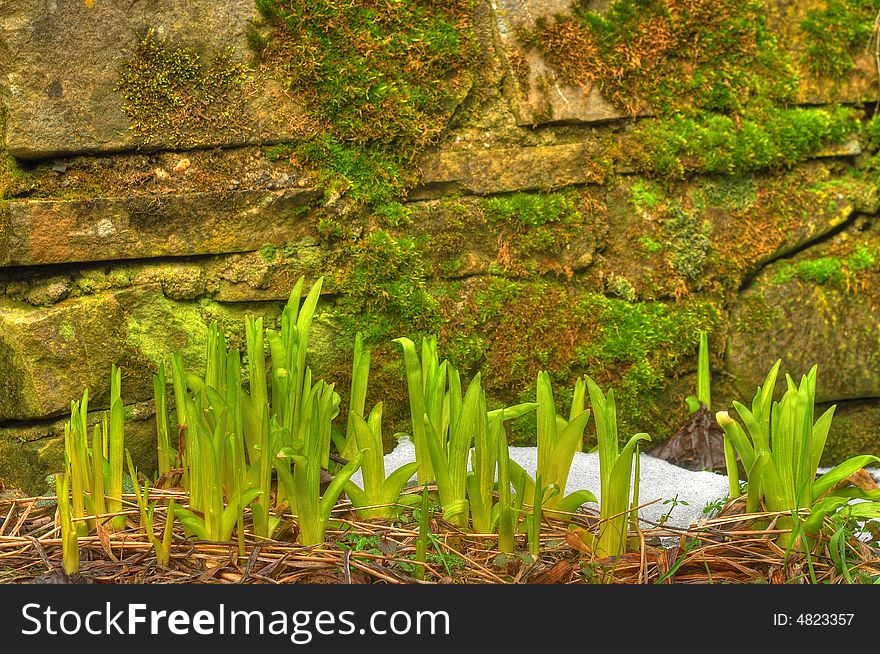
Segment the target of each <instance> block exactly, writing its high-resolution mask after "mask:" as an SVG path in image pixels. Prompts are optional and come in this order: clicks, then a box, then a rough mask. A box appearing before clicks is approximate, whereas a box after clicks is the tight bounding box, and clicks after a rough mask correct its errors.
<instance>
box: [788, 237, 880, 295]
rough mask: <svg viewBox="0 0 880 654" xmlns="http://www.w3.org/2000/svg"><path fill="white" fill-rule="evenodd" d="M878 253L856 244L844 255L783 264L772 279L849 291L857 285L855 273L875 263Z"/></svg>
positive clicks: (871, 267) (870, 267) (857, 273)
mask: <svg viewBox="0 0 880 654" xmlns="http://www.w3.org/2000/svg"><path fill="white" fill-rule="evenodd" d="M877 260H878V253H877V252H876V251H875V250H873V249H872V248H870V247H868V246H866V245H858V246H856V247H855V248H854V249H853V250H852V252H850V253H849V254H848V255H847V256H845V257H834V256H831V257H819V258H817V259H806V260H803V261H798V262H797V263H786V264H783V265H782V266H781V267H780V268H779V270H778V271H777V272H776V275H775V276H774V278H773V281H774V282H775V283H777V284H781V283H785V282H788V281H790V280H793V279H796V280H798V281H802V282H807V283H812V284H820V285H823V286H833V287H836V288H840V289H843V290H852V289H853V288H855V287H856V286H857V284H858V277H859V273H861V272H863V271H866V270H872V269H874V268H875V266H876V265H877Z"/></svg>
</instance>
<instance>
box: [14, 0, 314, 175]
mask: <svg viewBox="0 0 880 654" xmlns="http://www.w3.org/2000/svg"><path fill="white" fill-rule="evenodd" d="M258 17H259V14H258V12H257V10H256V6H255V4H254V2H253V0H229V1H227V2H214V0H195V1H192V2H185V3H171V4H167V3H157V2H155V0H135V1H134V2H128V3H125V4H121V3H116V2H82V0H52V1H51V2H45V1H44V0H3V1H2V2H0V54H2V55H3V56H0V75H2V78H0V79H2V81H3V83H2V84H0V88H2V89H3V103H4V104H5V105H6V108H7V111H8V117H7V121H8V129H7V141H6V144H7V148H8V150H9V151H10V152H11V153H12V154H13V155H15V156H18V157H23V158H40V157H47V156H55V155H61V154H68V153H80V152H115V151H121V150H126V149H131V148H132V147H136V146H138V145H141V144H142V143H143V141H142V139H140V138H138V137H137V135H136V134H135V133H134V132H133V131H131V130H130V129H129V127H130V123H129V119H128V117H127V116H126V115H125V114H124V113H123V111H122V96H121V95H120V93H119V92H118V91H117V90H116V86H117V83H118V81H119V68H120V66H121V65H122V64H123V63H124V62H125V61H126V60H127V59H128V58H129V57H130V56H131V55H132V52H133V50H134V48H135V45H136V43H137V39H138V35H139V34H141V35H143V34H144V33H146V32H147V30H150V29H152V30H154V31H155V34H156V35H157V37H159V38H162V39H167V40H168V41H169V42H172V43H176V42H178V41H182V42H184V43H185V44H186V45H187V47H190V48H193V49H194V50H196V51H198V52H201V53H203V58H205V59H208V60H209V59H210V58H211V57H213V56H215V55H217V54H218V53H222V52H223V51H224V50H226V49H228V48H234V49H235V52H234V54H233V57H234V58H236V59H237V60H238V61H244V60H246V59H247V57H248V56H249V53H248V47H247V30H248V26H249V24H250V21H252V20H255V19H257V18H258ZM242 94H243V95H245V94H247V95H248V96H249V97H248V98H247V100H246V101H245V103H244V104H243V105H242V106H241V107H239V110H240V111H241V115H242V116H243V117H245V118H246V122H245V123H243V124H242V123H238V124H236V127H235V129H232V130H220V131H217V130H216V128H213V129H212V128H209V129H206V130H205V132H204V133H203V134H202V135H201V136H200V138H197V139H193V141H194V142H192V143H191V144H192V145H198V146H216V145H234V144H243V143H254V142H265V141H276V140H278V139H281V138H284V137H289V136H291V134H292V130H291V129H290V127H289V125H288V124H286V122H284V121H278V120H276V119H275V116H277V115H278V113H277V112H278V110H279V108H284V109H285V110H286V111H287V112H289V113H293V114H296V113H298V110H297V108H296V107H295V105H294V104H293V103H292V101H291V100H290V99H289V98H287V97H286V96H284V95H283V94H282V93H280V89H278V88H276V87H275V86H273V85H272V84H271V83H270V82H269V81H268V80H263V82H262V83H261V84H259V85H257V84H250V83H248V90H247V92H245V91H243V92H242ZM242 109H244V110H243V111H242ZM149 145H150V146H151V147H162V146H168V145H171V144H170V143H168V142H167V141H166V142H163V140H162V136H161V135H157V137H156V138H155V139H152V140H151V142H150V143H149Z"/></svg>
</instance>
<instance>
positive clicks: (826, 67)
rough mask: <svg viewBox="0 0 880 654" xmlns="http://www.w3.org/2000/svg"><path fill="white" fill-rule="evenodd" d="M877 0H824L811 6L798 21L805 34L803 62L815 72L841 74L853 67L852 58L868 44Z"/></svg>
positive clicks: (838, 76)
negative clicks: (813, 6)
mask: <svg viewBox="0 0 880 654" xmlns="http://www.w3.org/2000/svg"><path fill="white" fill-rule="evenodd" d="M878 11H880V1H878V0H827V1H826V2H825V6H824V7H822V8H815V9H810V10H809V11H807V15H806V17H805V18H804V19H803V20H802V21H801V23H800V29H801V31H802V32H803V33H804V34H805V35H806V47H805V48H804V53H803V57H802V59H803V63H804V64H805V65H806V66H807V68H808V69H809V70H810V72H812V73H813V74H814V75H821V76H829V77H837V78H840V77H843V76H844V75H846V74H847V73H848V72H849V71H850V70H851V69H852V67H853V64H854V63H855V62H854V59H853V57H854V56H855V55H856V54H858V53H859V52H861V51H863V50H864V49H865V48H866V47H867V46H868V44H869V42H870V40H871V37H872V34H873V32H874V19H875V18H876V16H877V12H878Z"/></svg>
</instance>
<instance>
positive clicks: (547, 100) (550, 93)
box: [491, 0, 623, 125]
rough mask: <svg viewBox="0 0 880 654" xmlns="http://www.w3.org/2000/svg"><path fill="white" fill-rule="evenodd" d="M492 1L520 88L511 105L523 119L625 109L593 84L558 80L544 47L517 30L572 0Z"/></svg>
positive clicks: (604, 115) (569, 118)
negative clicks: (528, 41)
mask: <svg viewBox="0 0 880 654" xmlns="http://www.w3.org/2000/svg"><path fill="white" fill-rule="evenodd" d="M491 4H492V8H493V10H494V14H495V22H496V25H497V30H498V35H499V39H500V42H501V44H502V48H503V50H504V60H505V63H506V65H507V70H508V75H509V78H510V82H511V84H512V85H513V87H514V88H515V89H516V91H515V93H514V95H513V107H514V112H515V113H516V117H517V120H518V122H519V123H520V124H521V125H538V124H541V123H565V122H582V123H590V122H595V121H602V120H611V119H614V118H620V117H621V116H622V115H623V113H622V112H621V111H620V110H619V109H617V108H616V107H615V106H614V105H612V104H611V103H610V102H608V100H606V99H605V98H603V97H602V94H601V93H599V91H598V89H596V88H595V87H592V88H589V89H584V88H581V87H578V86H572V85H570V84H565V83H563V82H562V81H560V80H559V78H558V76H557V74H556V73H555V72H554V70H553V69H552V68H551V67H550V66H548V65H547V62H546V61H545V60H544V58H543V57H542V56H541V53H540V52H539V51H537V50H536V49H535V48H530V47H527V46H524V45H523V44H522V42H521V40H520V39H519V32H520V31H521V30H523V29H530V28H532V27H534V25H535V21H536V20H538V19H552V18H553V16H555V15H556V14H562V13H567V12H568V11H569V10H570V8H571V6H572V3H571V0H492V2H491ZM590 4H591V5H601V4H606V3H596V2H591V3H590Z"/></svg>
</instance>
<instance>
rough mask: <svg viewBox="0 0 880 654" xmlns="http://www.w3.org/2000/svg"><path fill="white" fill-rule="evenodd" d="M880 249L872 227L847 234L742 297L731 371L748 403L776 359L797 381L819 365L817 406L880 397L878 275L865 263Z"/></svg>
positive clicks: (773, 272)
mask: <svg viewBox="0 0 880 654" xmlns="http://www.w3.org/2000/svg"><path fill="white" fill-rule="evenodd" d="M878 243H880V240H878V237H877V233H876V232H874V231H872V230H871V229H870V226H867V225H866V226H865V231H862V232H860V231H856V230H852V231H849V232H844V233H842V234H840V235H839V236H837V237H835V238H834V239H833V240H832V241H830V242H828V243H823V244H822V245H821V246H819V247H816V248H810V249H809V250H807V251H805V252H804V253H801V254H798V255H796V256H794V257H792V258H791V259H790V260H783V261H779V262H777V263H774V264H772V265H770V266H768V267H767V268H766V269H765V270H764V271H763V272H762V273H761V274H760V275H759V276H758V278H757V279H756V280H755V282H754V284H753V285H752V286H751V287H749V288H748V289H747V290H746V291H744V292H743V293H742V294H741V296H740V298H739V300H738V301H737V303H736V305H735V306H734V309H733V311H732V313H731V318H730V333H729V340H728V351H727V370H728V372H730V373H731V374H732V375H733V376H734V379H735V381H736V384H737V386H738V389H739V391H740V393H741V396H742V397H751V396H752V395H753V394H754V390H755V388H756V387H757V386H758V384H760V383H761V381H762V380H763V378H764V375H766V373H767V370H769V368H770V366H771V365H772V363H773V362H774V361H775V360H776V359H782V369H783V370H784V371H786V372H788V373H789V374H791V375H792V376H793V377H799V376H800V375H801V374H804V373H806V372H807V371H808V370H809V369H810V367H812V365H813V364H817V365H818V366H819V375H818V379H819V381H818V383H817V391H816V394H817V399H818V400H819V401H826V402H833V401H837V400H853V399H859V398H877V397H880V292H878V287H877V279H878V274H877V273H878V271H877V266H876V263H875V261H874V255H873V254H870V255H868V256H869V259H868V260H864V259H862V257H864V256H865V255H866V254H867V253H869V252H870V253H873V252H875V251H876V250H875V248H876V247H877V244H878ZM869 262H870V263H869ZM862 266H865V267H864V268H863V267H862Z"/></svg>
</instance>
